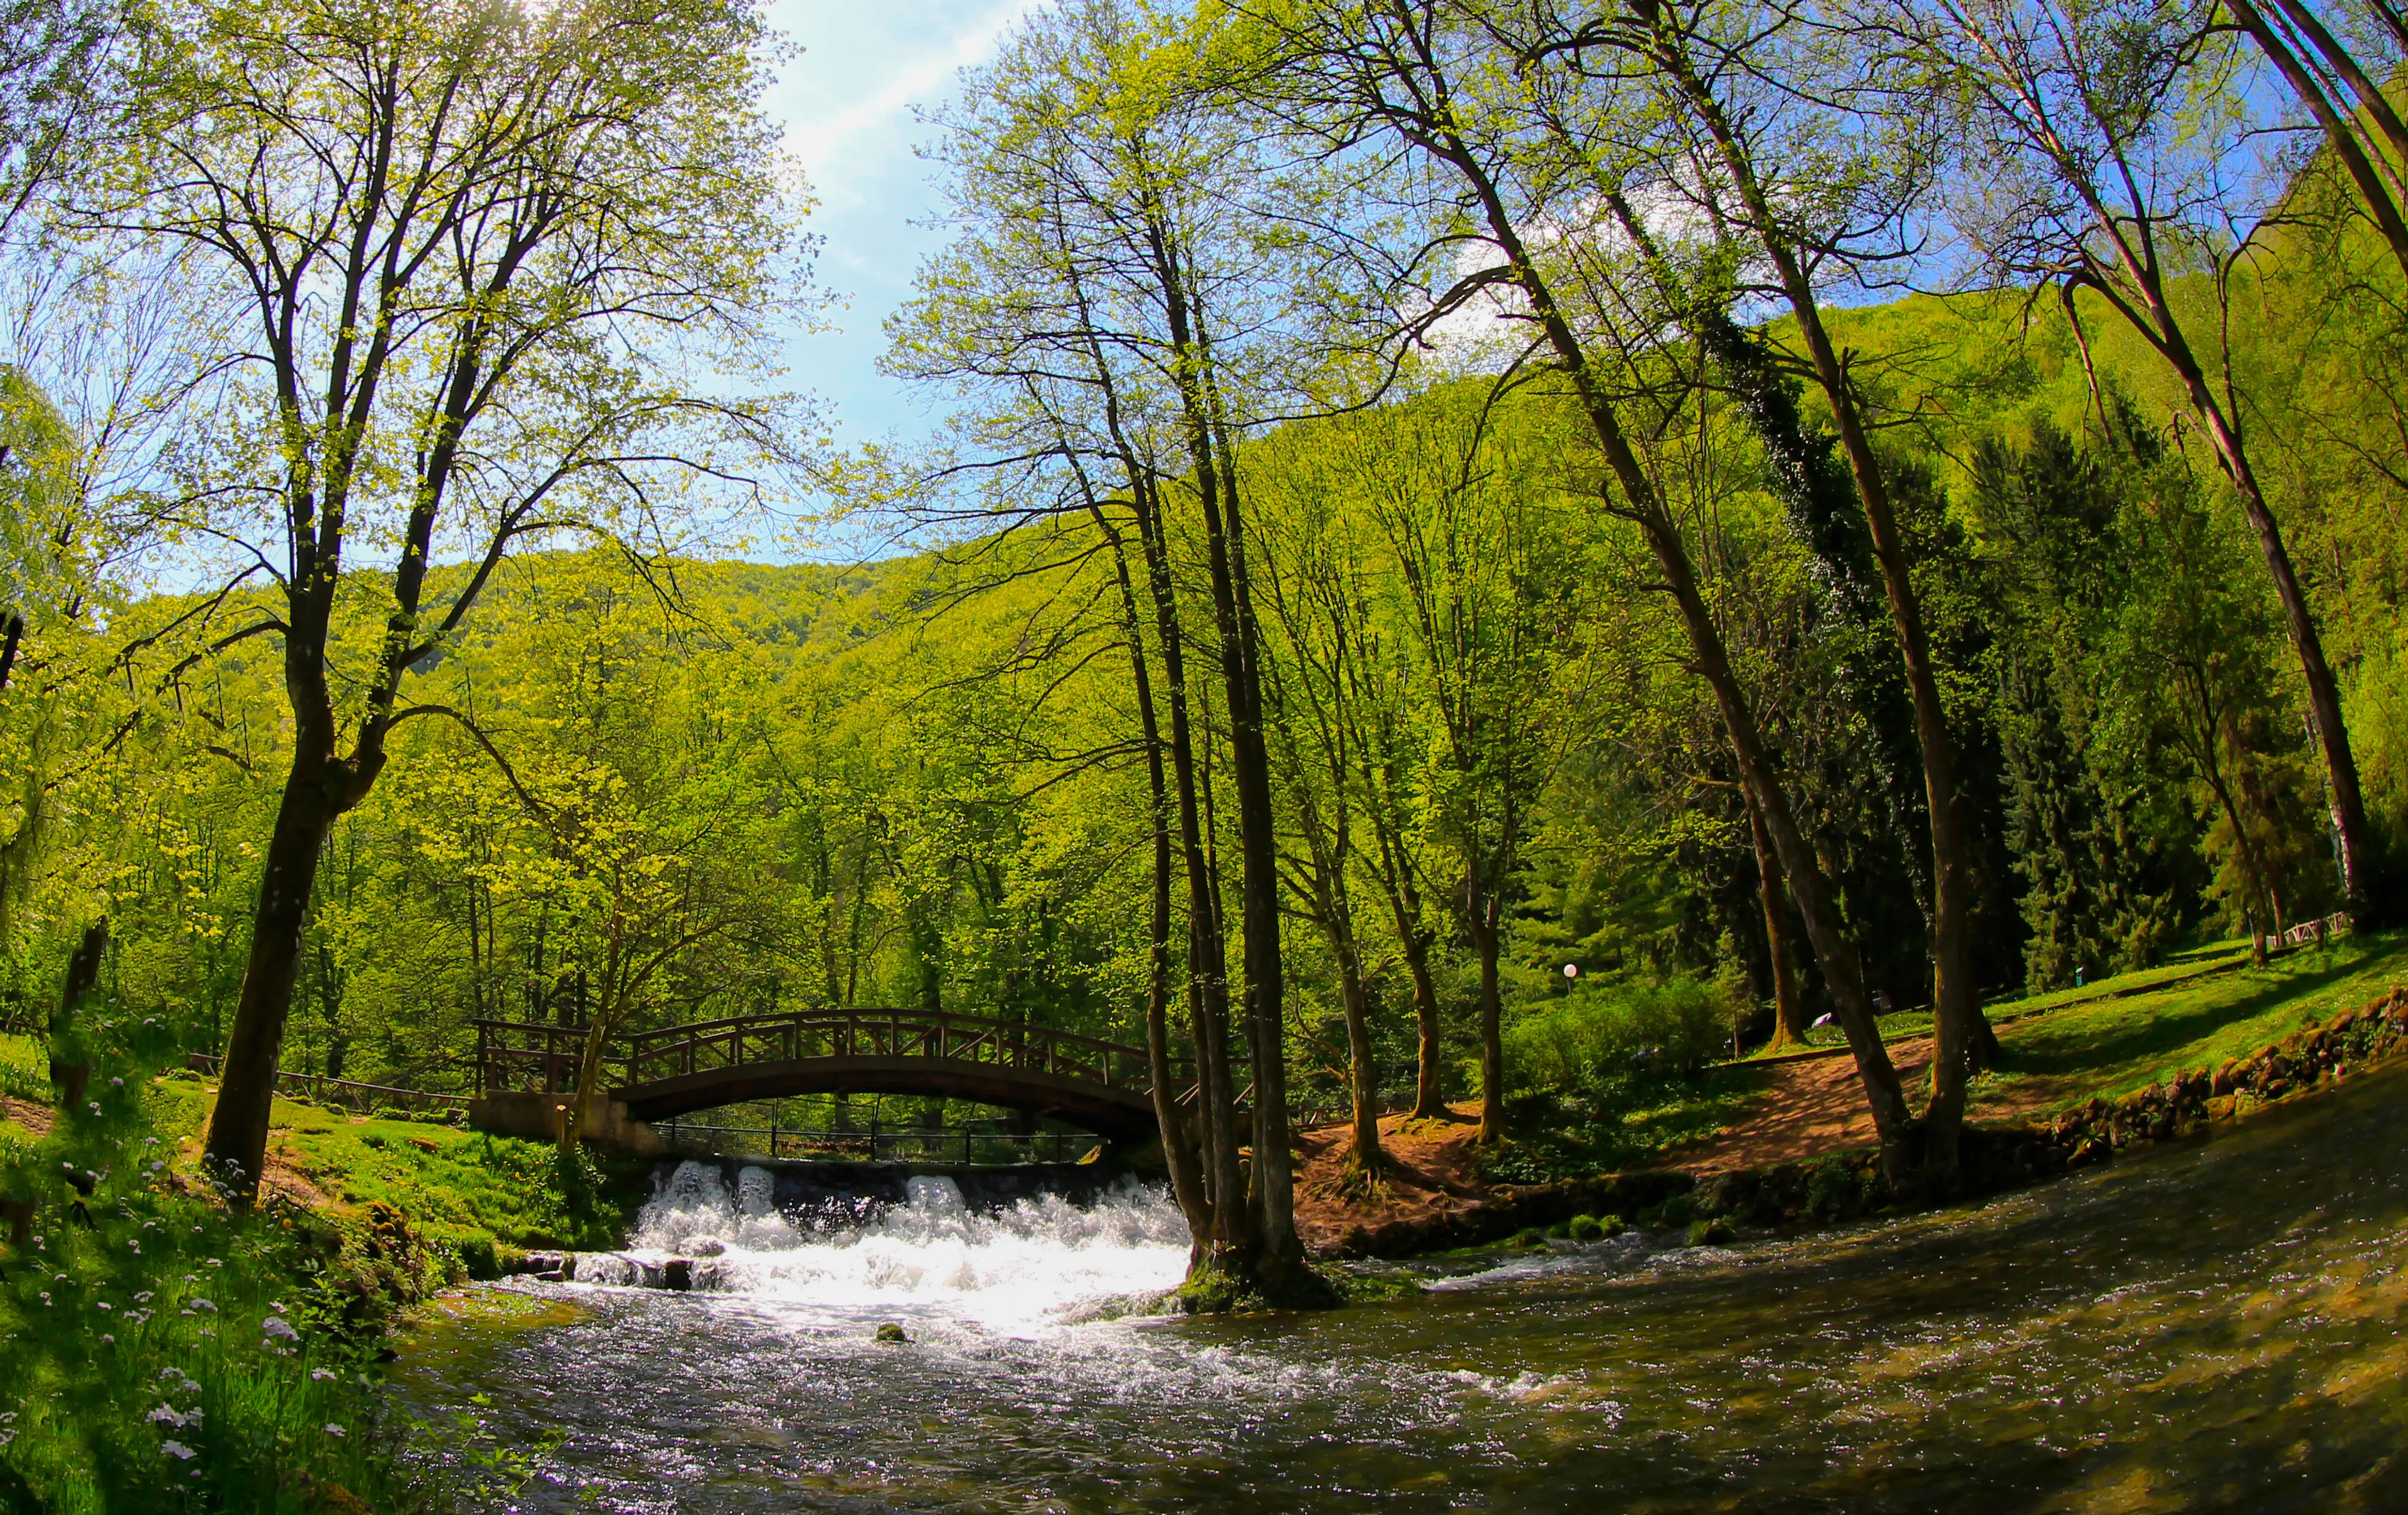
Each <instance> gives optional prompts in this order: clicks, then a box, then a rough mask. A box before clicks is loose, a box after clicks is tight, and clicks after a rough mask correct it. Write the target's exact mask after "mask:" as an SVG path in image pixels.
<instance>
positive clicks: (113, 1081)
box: [108, 1079, 125, 1089]
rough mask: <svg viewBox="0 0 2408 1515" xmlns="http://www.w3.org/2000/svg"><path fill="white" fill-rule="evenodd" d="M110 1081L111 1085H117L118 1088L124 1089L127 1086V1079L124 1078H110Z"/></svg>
mask: <svg viewBox="0 0 2408 1515" xmlns="http://www.w3.org/2000/svg"><path fill="white" fill-rule="evenodd" d="M108 1081H109V1083H110V1085H111V1086H112V1087H115V1088H118V1089H122V1088H124V1087H125V1080H124V1079H109V1080H108Z"/></svg>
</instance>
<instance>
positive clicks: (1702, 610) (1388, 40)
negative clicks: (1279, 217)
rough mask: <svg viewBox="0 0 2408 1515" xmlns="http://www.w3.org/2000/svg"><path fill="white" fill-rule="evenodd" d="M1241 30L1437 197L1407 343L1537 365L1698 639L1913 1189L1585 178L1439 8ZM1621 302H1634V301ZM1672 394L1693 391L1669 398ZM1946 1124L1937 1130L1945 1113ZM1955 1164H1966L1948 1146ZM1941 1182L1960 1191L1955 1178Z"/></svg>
mask: <svg viewBox="0 0 2408 1515" xmlns="http://www.w3.org/2000/svg"><path fill="white" fill-rule="evenodd" d="M1248 22H1249V24H1251V25H1252V26H1254V27H1255V28H1257V29H1259V31H1260V32H1261V33H1262V34H1263V36H1264V39H1265V40H1264V42H1263V51H1264V54H1265V57H1264V61H1263V63H1262V64H1261V65H1260V66H1259V67H1258V69H1257V70H1256V74H1255V78H1256V79H1258V80H1260V83H1259V84H1258V85H1257V87H1258V88H1259V89H1261V90H1262V91H1263V92H1264V93H1265V94H1266V95H1267V96H1268V97H1269V99H1270V100H1271V101H1273V102H1274V105H1273V107H1272V108H1276V109H1280V110H1282V111H1283V112H1285V113H1286V115H1287V116H1288V118H1289V119H1290V120H1292V121H1295V122H1296V123H1297V127H1298V128H1299V129H1301V130H1305V131H1309V132H1312V133H1313V134H1314V135H1315V136H1317V137H1318V139H1319V140H1320V141H1321V142H1322V143H1323V144H1324V145H1325V146H1324V150H1333V151H1338V152H1346V151H1350V150H1362V151H1370V152H1396V151H1399V150H1401V151H1403V152H1405V153H1407V154H1410V155H1411V157H1412V161H1413V163H1414V164H1415V172H1414V173H1413V174H1412V176H1411V182H1412V185H1413V186H1414V188H1416V189H1418V190H1420V191H1422V192H1423V193H1424V194H1426V200H1425V201H1423V202H1422V203H1421V204H1420V206H1419V207H1417V208H1418V210H1419V213H1420V214H1423V215H1426V217H1428V218H1429V219H1430V220H1433V221H1436V222H1440V223H1441V224H1442V225H1443V227H1444V229H1445V234H1446V235H1444V236H1441V237H1440V238H1438V239H1437V240H1436V241H1435V242H1433V243H1430V244H1427V245H1428V246H1429V247H1430V248H1431V249H1432V250H1435V249H1437V248H1439V247H1443V248H1446V249H1448V250H1457V249H1460V248H1463V247H1466V246H1467V245H1468V246H1469V247H1471V248H1474V249H1476V250H1477V251H1476V253H1475V254H1473V255H1472V256H1470V257H1467V258H1465V259H1463V260H1462V261H1463V262H1466V263H1470V264H1474V266H1473V268H1472V271H1470V272H1469V273H1468V274H1464V275H1462V276H1461V277H1459V278H1455V279H1452V280H1451V281H1450V282H1448V283H1447V284H1446V285H1445V286H1444V287H1443V288H1442V289H1441V291H1440V292H1439V293H1437V294H1436V295H1435V296H1434V297H1433V298H1432V299H1431V301H1430V302H1429V307H1428V311H1427V313H1426V314H1425V315H1423V316H1422V317H1420V318H1419V319H1418V320H1417V321H1416V322H1414V323H1413V325H1412V334H1413V335H1419V334H1420V333H1423V332H1426V331H1427V330H1428V329H1429V327H1430V326H1431V325H1433V324H1434V323H1435V322H1437V321H1438V320H1440V319H1442V318H1443V316H1445V315H1446V314H1448V313H1450V312H1453V311H1456V310H1464V309H1473V310H1478V309H1483V308H1485V309H1489V310H1498V307H1500V306H1501V307H1502V309H1501V311H1499V313H1501V314H1502V315H1504V316H1505V317H1506V318H1508V319H1509V320H1510V321H1512V322H1514V323H1515V325H1516V326H1518V327H1519V328H1520V330H1522V331H1523V332H1526V333H1527V343H1528V345H1529V350H1532V351H1534V352H1543V353H1544V354H1545V355H1546V357H1547V358H1548V360H1550V362H1551V364H1552V366H1553V367H1554V368H1555V372H1556V373H1557V374H1558V375H1559V376H1560V382H1561V383H1562V385H1563V387H1564V390H1565V391H1566V395H1565V397H1566V399H1567V401H1568V402H1569V403H1570V405H1571V406H1573V407H1575V408H1576V411H1577V413H1578V414H1579V416H1580V418H1581V419H1582V421H1583V422H1584V425H1585V428H1586V430H1587V433H1588V436H1589V438H1590V440H1592V441H1593V443H1594V445H1595V446H1596V448H1597V450H1598V456H1599V458H1600V459H1601V460H1602V464H1603V469H1602V472H1603V475H1604V480H1603V484H1602V487H1600V488H1599V489H1598V496H1597V497H1598V503H1599V505H1600V507H1602V508H1604V509H1606V510H1607V511H1609V512H1611V513H1612V514H1613V515H1615V516H1617V517H1619V518H1621V519H1623V520H1625V521H1627V522H1629V524H1630V525H1631V526H1632V527H1634V528H1635V529H1636V530H1637V532H1638V534H1639V535H1640V536H1641V538H1642V539H1643V540H1644V542H1645V544H1646V548H1647V550H1648V551H1649V552H1650V554H1651V555H1652V556H1653V558H1654V561H1655V564H1656V568H1657V570H1658V574H1659V580H1658V581H1659V583H1660V584H1661V587H1662V589H1663V590H1664V592H1665V593H1666V596H1667V598H1668V599H1670V602H1671V603H1672V605H1673V607H1674V608H1675V610H1676V612H1677V614H1678V615H1679V617H1680V620H1681V622H1682V625H1683V627H1684V631H1685V633H1686V635H1687V638H1688V641H1689V645H1690V649H1691V652H1692V654H1693V659H1694V661H1693V666H1694V668H1695V669H1696V671H1697V673H1698V674H1699V677H1700V678H1702V679H1703V680H1704V681H1705V683H1706V685H1707V687H1708V689H1709V690H1710V691H1711V692H1712V693H1713V699H1714V702H1715V705H1716V707H1717V710H1718V712H1719V713H1720V714H1721V716H1722V718H1723V722H1724V724H1725V726H1726V727H1727V730H1728V731H1729V733H1730V740H1731V745H1732V750H1733V752H1734V755H1735V757H1736V758H1737V761H1738V766H1739V770H1740V777H1741V780H1742V783H1743V784H1744V785H1745V787H1746V789H1747V791H1748V793H1749V794H1750V795H1751V796H1752V797H1753V798H1755V799H1756V802H1757V803H1758V804H1759V805H1760V806H1761V807H1762V808H1763V810H1764V814H1765V821H1766V825H1767V828H1768V829H1769V830H1770V833H1771V835H1772V839H1773V843H1774V846H1775V847H1776V849H1777V850H1779V852H1780V854H1781V858H1782V864H1783V866H1784V868H1785V871H1786V872H1787V874H1788V876H1789V882H1790V888H1791V892H1792V894H1793V895H1794V897H1795V898H1796V901H1797V904H1798V908H1799V914H1800V916H1801V917H1802V918H1803V920H1804V922H1805V924H1806V927H1807V932H1808V936H1810V938H1811V939H1812V940H1813V944H1814V948H1815V952H1816V956H1817V958H1818V960H1819V961H1820V963H1821V965H1822V967H1823V973H1824V979H1825V981H1826V983H1827V985H1828V987H1829V990H1830V992H1831V995H1832V999H1833V1002H1834V1006H1835V1010H1836V1013H1837V1014H1838V1016H1839V1018H1840V1021H1841V1023H1842V1026H1843V1027H1844V1028H1845V1030H1846V1032H1847V1036H1848V1039H1849V1043H1850V1046H1851V1049H1852V1050H1853V1051H1854V1052H1855V1054H1856V1064H1857V1069H1858V1073H1859V1075H1860V1077H1861V1079H1862V1080H1863V1082H1864V1085H1865V1089H1866V1093H1867V1097H1868V1102H1869V1104H1870V1105H1871V1109H1872V1114H1873V1120H1874V1123H1875V1126H1876V1128H1877V1129H1878V1131H1879V1133H1880V1139H1881V1143H1882V1148H1883V1154H1884V1165H1885V1170H1886V1171H1887V1172H1888V1174H1889V1175H1890V1177H1891V1179H1892V1181H1893V1182H1895V1183H1897V1184H1899V1185H1900V1186H1902V1187H1903V1186H1908V1185H1911V1184H1913V1183H1914V1181H1915V1180H1914V1171H1915V1169H1916V1168H1917V1166H1918V1165H1919V1157H1920V1154H1919V1152H1918V1151H1916V1147H1917V1136H1918V1134H1917V1132H1916V1130H1915V1128H1914V1121H1913V1118H1912V1116H1911V1114H1910V1112H1909V1109H1908V1107H1907V1104H1906V1100H1905V1097H1904V1093H1903V1091H1902V1090H1901V1088H1900V1086H1899V1079H1898V1072H1897V1068H1896V1066H1895V1065H1893V1064H1892V1063H1891V1062H1890V1059H1889V1054H1888V1052H1887V1051H1886V1050H1885V1049H1884V1047H1883V1046H1882V1042H1881V1035H1880V1031H1879V1029H1878V1027H1877V1026H1876V1025H1875V1023H1874V1020H1873V1015H1872V1010H1871V1001H1870V999H1869V997H1868V995H1867V993H1866V990H1865V986H1864V978H1863V971H1862V965H1861V959H1860V955H1859V953H1858V951H1857V949H1856V943H1855V941H1854V940H1853V938H1852V937H1851V936H1850V935H1849V932H1848V929H1847V926H1846V924H1845V922H1843V921H1842V919H1841V917H1840V915H1839V913H1838V910H1837V908H1836V907H1837V901H1836V899H1835V898H1834V896H1833V895H1832V893H1830V891H1829V887H1828V878H1827V876H1826V874H1825V873H1824V870H1823V866H1822V864H1821V861H1820V860H1819V859H1818V858H1817V857H1816V856H1815V855H1814V852H1813V848H1812V846H1811V845H1810V844H1809V842H1808V840H1807V838H1806V836H1805V834H1804V832H1803V830H1802V829H1801V828H1800V827H1799V824H1798V820H1797V815H1796V812H1795V809H1794V808H1793V807H1792V804H1791V801H1790V798H1789V794H1788V792H1787V789H1786V786H1785V783H1784V781H1783V779H1782V776H1781V775H1780V773H1779V771H1778V769H1777V768H1776V766H1775V765H1774V763H1773V760H1772V757H1771V754H1770V750H1769V749H1768V747H1767V745H1766V743H1765V741H1764V738H1763V734H1762V730H1761V727H1760V726H1759V724H1758V722H1757V720H1756V712H1755V709H1754V707H1753V706H1752V704H1751V703H1750V701H1749V698H1748V695H1747V693H1746V691H1745V690H1744V688H1743V687H1742V684H1741V682H1740V679H1739V676H1738V674H1737V671H1736V670H1735V668H1734V667H1733V665H1732V663H1731V659H1730V656H1729V651H1728V649H1727V645H1726V643H1725V640H1724V637H1723V635H1722V631H1721V629H1720V627H1719V625H1718V624H1717V623H1716V620H1715V617H1714V614H1713V608H1712V607H1711V605H1710V604H1709V602H1708V598H1707V594H1706V592H1705V589H1704V586H1703V585H1702V584H1701V582H1700V581H1699V576H1698V573H1697V568H1696V565H1695V562H1694V560H1693V557H1692V554H1691V552H1690V550H1689V547H1688V545H1687V542H1686V541H1685V540H1684V536H1683V533H1682V528H1681V525H1680V522H1679V521H1678V520H1677V518H1676V517H1675V516H1674V514H1673V513H1672V509H1671V507H1670V504H1669V503H1668V497H1667V494H1666V493H1665V491H1664V489H1663V488H1662V486H1661V484H1660V482H1659V480H1658V479H1657V477H1656V475H1655V474H1654V473H1653V472H1651V470H1650V468H1649V466H1648V465H1647V463H1646V461H1645V458H1644V455H1643V453H1642V449H1641V442H1640V440H1639V438H1640V437H1643V436H1645V435H1647V434H1646V433H1643V432H1641V433H1636V435H1634V430H1635V429H1634V428H1633V427H1632V426H1631V425H1629V424H1627V422H1626V420H1625V409H1626V407H1627V408H1629V409H1630V410H1632V411H1633V412H1634V413H1641V414H1643V413H1645V411H1646V409H1647V407H1650V406H1660V405H1662V404H1664V403H1665V400H1664V393H1665V392H1664V390H1663V389H1661V388H1659V385H1660V384H1661V382H1662V379H1663V375H1662V374H1661V372H1660V371H1648V370H1647V369H1646V365H1645V364H1643V363H1638V364H1634V363H1632V362H1630V361H1628V360H1629V359H1630V358H1631V357H1634V356H1637V355H1639V354H1640V353H1642V352H1644V351H1646V350H1648V349H1649V346H1650V341H1651V333H1652V331H1653V330H1654V329H1656V328H1657V327H1659V326H1660V318H1657V319H1656V320H1655V321H1653V322H1651V320H1650V319H1648V318H1647V317H1646V316H1643V315H1642V316H1641V317H1640V318H1639V319H1631V317H1632V311H1633V307H1634V306H1635V307H1638V308H1639V309H1640V310H1642V311H1649V310H1652V307H1650V306H1649V304H1648V302H1646V301H1644V300H1643V298H1642V299H1638V300H1633V299H1632V296H1633V295H1634V293H1638V292H1637V291H1636V290H1634V288H1633V286H1632V284H1631V283H1630V282H1628V281H1623V282H1613V281H1609V280H1607V279H1602V278H1600V277H1598V275H1599V270H1598V267H1597V265H1596V264H1591V263H1588V262H1586V261H1585V260H1586V259H1587V258H1588V256H1589V255H1590V254H1591V252H1592V251H1593V250H1594V244H1593V243H1590V242H1589V241H1588V240H1587V239H1584V238H1580V237H1576V236H1561V235H1559V234H1560V232H1561V231H1562V230H1564V229H1568V228H1570V227H1572V226H1575V225H1578V224H1580V223H1581V222H1583V221H1584V220H1586V219H1591V218H1588V217H1584V216H1583V215H1582V214H1581V212H1580V210H1579V208H1578V202H1579V201H1580V200H1582V199H1584V198H1586V197H1588V196H1589V194H1590V186H1589V184H1588V183H1587V182H1586V181H1584V180H1571V181H1569V182H1568V181H1567V180H1566V179H1565V178H1564V177H1563V176H1561V175H1558V174H1556V173H1555V172H1553V168H1554V165H1553V164H1551V163H1549V162H1546V161H1545V160H1544V159H1543V158H1542V159H1541V160H1538V161H1533V160H1532V159H1531V158H1530V157H1529V156H1527V141H1528V139H1529V131H1528V127H1529V124H1530V123H1529V121H1528V118H1527V115H1525V114H1524V113H1523V111H1522V108H1521V106H1520V98H1519V96H1520V92H1519V91H1518V89H1516V88H1512V87H1498V80H1499V79H1500V77H1504V71H1502V70H1500V69H1499V67H1498V64H1500V63H1501V62H1504V61H1505V60H1503V59H1500V58H1499V57H1498V50H1496V48H1495V44H1494V39H1493V37H1492V36H1491V35H1490V34H1489V33H1488V32H1487V31H1486V30H1485V29H1484V28H1483V27H1480V26H1477V25H1471V24H1467V19H1466V18H1465V17H1464V16H1463V15H1462V13H1461V12H1460V11H1459V10H1458V9H1457V8H1456V7H1453V6H1451V5H1447V4H1444V3H1441V0H1361V3H1359V4H1355V5H1349V6H1345V7H1326V8H1319V9H1315V10H1313V11H1312V12H1311V13H1309V14H1308V13H1305V12H1302V11H1297V10H1294V9H1291V8H1287V7H1262V8H1258V9H1255V10H1254V11H1251V12H1249V13H1248ZM1626 302H1627V303H1626ZM1670 393H1671V394H1672V395H1674V396H1676V397H1677V396H1679V395H1681V394H1683V393H1685V387H1684V386H1678V385H1676V386H1673V387H1672V388H1671V389H1670ZM1942 1113H1944V1112H1942ZM1941 1150H1942V1151H1943V1152H1951V1151H1953V1146H1950V1145H1947V1144H1942V1148H1941ZM1944 1177H1953V1175H1950V1176H1944Z"/></svg>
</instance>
